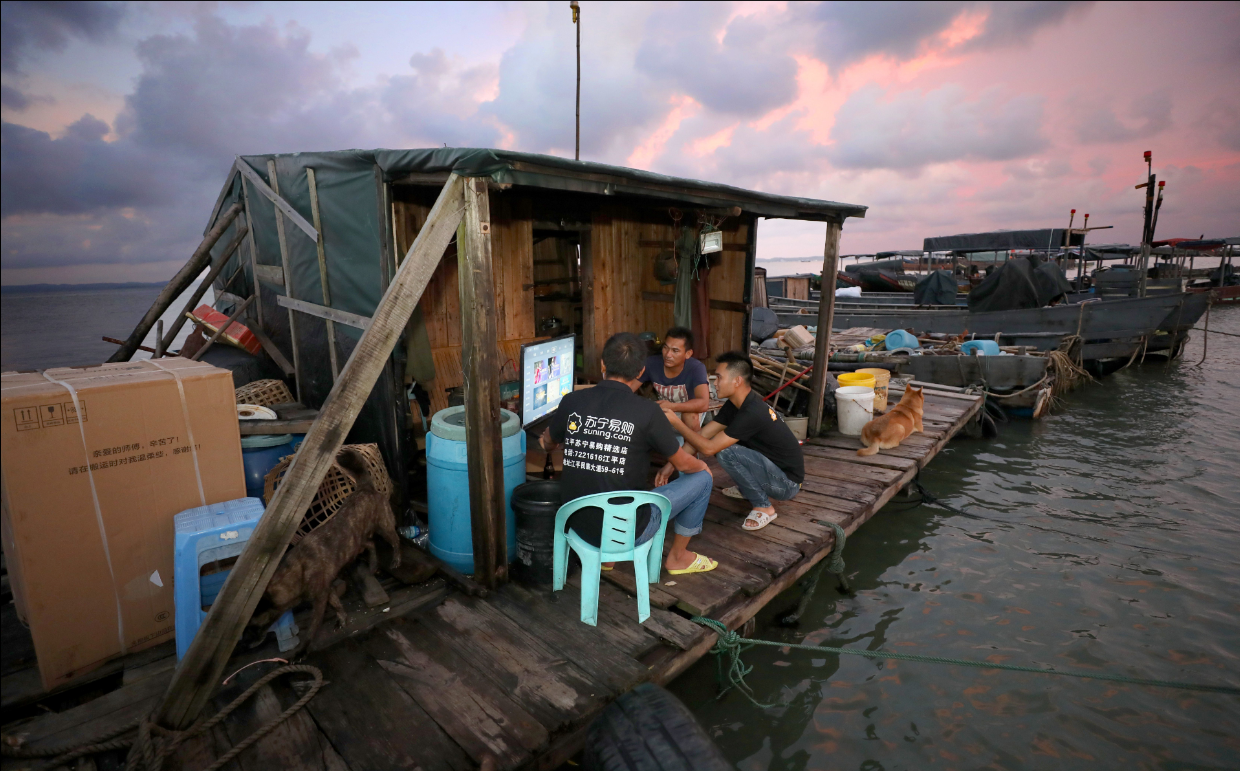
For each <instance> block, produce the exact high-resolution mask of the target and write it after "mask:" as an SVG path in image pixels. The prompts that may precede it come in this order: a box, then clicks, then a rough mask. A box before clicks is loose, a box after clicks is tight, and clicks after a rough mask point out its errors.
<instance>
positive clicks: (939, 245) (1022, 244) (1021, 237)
mask: <svg viewBox="0 0 1240 771" xmlns="http://www.w3.org/2000/svg"><path fill="white" fill-rule="evenodd" d="M1065 232H1067V229H1066V228H1042V229H1039V230H996V231H992V232H990V233H961V234H960V235H955V236H935V237H932V238H927V239H926V240H925V243H924V245H923V248H924V249H925V250H926V251H927V252H1001V251H1005V250H1007V249H1043V250H1046V249H1058V248H1060V247H1062V246H1063V245H1064V242H1063V239H1064V233H1065ZM1072 238H1073V244H1074V245H1075V244H1079V243H1080V242H1081V235H1080V234H1075V233H1074V234H1073V236H1072Z"/></svg>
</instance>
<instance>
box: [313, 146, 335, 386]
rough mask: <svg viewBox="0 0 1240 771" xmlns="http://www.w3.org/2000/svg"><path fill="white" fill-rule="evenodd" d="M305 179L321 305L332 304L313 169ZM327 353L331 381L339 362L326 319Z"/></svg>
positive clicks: (331, 323) (332, 326) (331, 324)
mask: <svg viewBox="0 0 1240 771" xmlns="http://www.w3.org/2000/svg"><path fill="white" fill-rule="evenodd" d="M306 181H307V183H309V185H310V213H311V214H312V215H314V229H315V230H317V231H319V237H318V238H317V239H316V240H315V246H316V247H317V248H318V252H319V284H320V285H321V286H322V287H323V305H325V306H327V307H328V308H330V307H331V305H332V296H331V292H330V291H329V290H328V288H327V254H326V253H325V252H324V250H323V221H322V219H320V217H319V187H318V183H317V182H316V181H315V178H314V169H310V168H308V169H306ZM327 354H328V357H329V358H330V359H331V362H332V382H333V383H335V382H336V378H337V377H338V376H339V375H340V364H339V362H338V361H337V359H336V322H334V321H332V320H331V319H327Z"/></svg>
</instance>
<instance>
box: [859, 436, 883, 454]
mask: <svg viewBox="0 0 1240 771" xmlns="http://www.w3.org/2000/svg"><path fill="white" fill-rule="evenodd" d="M881 449H882V448H881V447H879V446H878V439H877V438H875V440H874V443H873V444H870V445H867V446H865V447H862V448H861V449H860V450H857V454H858V455H860V456H862V457H864V456H866V455H878V451H879V450H881Z"/></svg>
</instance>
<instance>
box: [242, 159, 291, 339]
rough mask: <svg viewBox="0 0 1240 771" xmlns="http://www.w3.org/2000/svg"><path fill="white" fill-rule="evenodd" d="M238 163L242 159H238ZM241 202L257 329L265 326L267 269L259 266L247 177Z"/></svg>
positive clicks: (282, 284)
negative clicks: (263, 270)
mask: <svg viewBox="0 0 1240 771" xmlns="http://www.w3.org/2000/svg"><path fill="white" fill-rule="evenodd" d="M237 160H238V161H240V160H241V159H240V158H238V159H237ZM233 168H234V169H236V168H237V164H236V163H234V164H233ZM241 200H242V201H244V202H245V224H246V227H248V228H249V229H250V234H249V235H248V236H246V240H247V241H248V242H249V245H250V270H251V273H252V278H253V279H254V318H255V319H256V320H257V321H258V323H257V324H256V325H255V326H256V327H262V325H263V289H262V287H261V286H260V285H259V280H260V279H261V278H262V274H261V273H260V272H259V269H260V268H262V267H265V266H263V265H259V264H258V246H257V245H256V244H255V243H254V215H252V214H250V194H249V192H248V191H247V188H246V184H245V175H242V176H241ZM280 286H284V271H280Z"/></svg>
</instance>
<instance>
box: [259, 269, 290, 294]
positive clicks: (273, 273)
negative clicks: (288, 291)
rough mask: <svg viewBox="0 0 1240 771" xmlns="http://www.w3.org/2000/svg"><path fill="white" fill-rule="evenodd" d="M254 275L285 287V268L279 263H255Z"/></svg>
mask: <svg viewBox="0 0 1240 771" xmlns="http://www.w3.org/2000/svg"><path fill="white" fill-rule="evenodd" d="M254 275H255V277H256V279H258V280H262V281H266V282H267V283H268V284H275V285H276V286H278V287H280V288H281V289H283V288H284V268H281V267H280V266H279V265H255V266H254Z"/></svg>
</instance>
